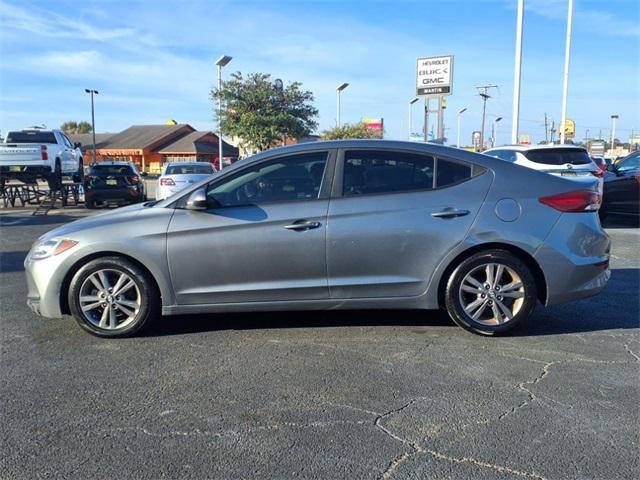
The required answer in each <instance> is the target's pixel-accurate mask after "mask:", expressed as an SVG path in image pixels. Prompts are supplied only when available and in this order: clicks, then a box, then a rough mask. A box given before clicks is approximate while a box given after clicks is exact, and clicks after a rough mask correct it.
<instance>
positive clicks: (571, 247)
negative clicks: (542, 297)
mask: <svg viewBox="0 0 640 480" xmlns="http://www.w3.org/2000/svg"><path fill="white" fill-rule="evenodd" d="M610 249H611V240H610V239H609V236H608V235H607V234H606V233H605V231H604V230H602V227H601V226H600V221H599V220H598V216H597V214H596V213H594V212H585V213H564V214H562V215H561V216H560V218H559V219H558V222H557V223H556V225H555V226H554V228H553V229H552V231H551V233H550V234H549V236H548V237H547V239H546V240H545V242H544V244H543V245H542V246H541V247H540V248H539V249H538V250H537V251H536V254H535V258H536V260H537V261H538V263H539V264H540V266H541V267H542V270H543V272H544V275H545V280H546V284H547V299H546V302H545V303H546V305H556V304H559V303H566V302H571V301H574V300H579V299H581V298H586V297H591V296H593V295H597V294H598V293H600V292H601V291H602V290H603V289H604V288H605V287H606V286H607V282H608V281H609V278H610V277H611V271H610V270H609V256H610Z"/></svg>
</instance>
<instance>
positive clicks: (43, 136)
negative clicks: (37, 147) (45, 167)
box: [5, 130, 58, 143]
mask: <svg viewBox="0 0 640 480" xmlns="http://www.w3.org/2000/svg"><path fill="white" fill-rule="evenodd" d="M5 143H58V142H56V136H55V135H54V134H53V132H41V131H39V130H27V131H23V132H9V133H8V134H7V138H6V139H5Z"/></svg>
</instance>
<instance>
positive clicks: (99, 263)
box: [68, 256, 160, 338]
mask: <svg viewBox="0 0 640 480" xmlns="http://www.w3.org/2000/svg"><path fill="white" fill-rule="evenodd" d="M100 270H109V272H110V273H109V275H117V274H118V273H124V274H126V275H127V276H128V277H129V278H130V279H131V280H133V282H134V283H135V287H137V292H135V293H134V294H135V295H137V294H138V293H139V300H140V307H139V308H138V311H137V312H136V313H135V315H133V316H132V317H133V320H132V321H131V322H130V323H128V324H127V325H125V327H123V328H115V329H107V328H100V327H99V326H97V325H95V324H94V323H92V322H91V321H90V320H89V319H87V318H86V317H85V315H84V313H83V312H82V308H81V306H80V294H81V289H82V286H83V284H84V283H85V281H86V280H87V279H88V278H89V277H90V276H91V275H93V274H95V273H97V272H98V271H100ZM113 278H115V277H112V279H113ZM129 290H131V289H129ZM97 294H98V292H96V295H97ZM68 302H69V308H70V310H71V314H72V315H73V317H74V318H75V320H76V321H77V322H78V325H80V326H81V327H82V328H83V329H84V330H86V331H87V332H89V333H91V334H92V335H96V336H98V337H104V338H117V337H130V336H133V335H136V334H139V333H140V332H142V331H143V330H144V329H145V328H147V327H148V326H149V325H150V324H151V323H152V322H153V321H154V320H155V319H156V318H157V317H158V316H159V314H160V294H159V292H158V289H157V287H156V285H155V282H154V281H153V279H152V278H151V276H150V275H149V274H148V273H147V272H146V271H145V270H143V269H142V268H140V267H139V266H138V265H136V264H135V263H133V262H131V261H130V260H127V259H125V258H122V257H117V256H109V257H102V258H96V259H94V260H91V261H90V262H88V263H87V264H86V265H84V266H83V267H82V268H80V270H78V271H77V272H76V274H75V275H74V276H73V279H72V280H71V284H70V286H69V292H68ZM105 302H106V300H105Z"/></svg>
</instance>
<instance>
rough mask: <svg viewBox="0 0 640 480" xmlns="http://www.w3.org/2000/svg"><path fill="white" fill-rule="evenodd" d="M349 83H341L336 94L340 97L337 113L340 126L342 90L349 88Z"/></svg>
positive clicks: (337, 121)
mask: <svg viewBox="0 0 640 480" xmlns="http://www.w3.org/2000/svg"><path fill="white" fill-rule="evenodd" d="M348 86H349V84H348V83H347V82H344V83H341V84H340V85H338V87H337V88H336V95H337V97H338V114H337V115H336V124H337V126H338V128H340V92H341V91H343V90H344V89H345V88H347V87H348Z"/></svg>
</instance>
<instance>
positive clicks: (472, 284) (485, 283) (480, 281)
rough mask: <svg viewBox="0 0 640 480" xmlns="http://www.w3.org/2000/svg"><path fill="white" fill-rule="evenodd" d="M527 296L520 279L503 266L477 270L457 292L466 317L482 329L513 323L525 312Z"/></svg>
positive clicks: (469, 274)
mask: <svg viewBox="0 0 640 480" xmlns="http://www.w3.org/2000/svg"><path fill="white" fill-rule="evenodd" d="M525 293H526V292H525V288H524V284H523V282H522V279H521V278H520V276H519V275H518V274H517V273H516V272H515V270H513V269H512V268H510V267H508V266H506V265H503V264H501V263H486V264H483V265H479V266H477V267H476V268H474V269H473V270H471V271H470V272H469V273H467V275H466V276H465V277H464V278H463V280H462V282H461V283H460V288H459V291H458V295H459V298H460V304H461V305H462V308H463V309H464V311H465V313H466V314H467V315H468V316H469V317H470V318H471V319H472V320H474V321H475V322H478V323H481V324H483V325H502V324H504V323H507V322H509V321H511V320H513V318H514V317H515V316H516V315H517V314H518V312H520V310H521V309H522V306H523V304H524V299H525Z"/></svg>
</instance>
